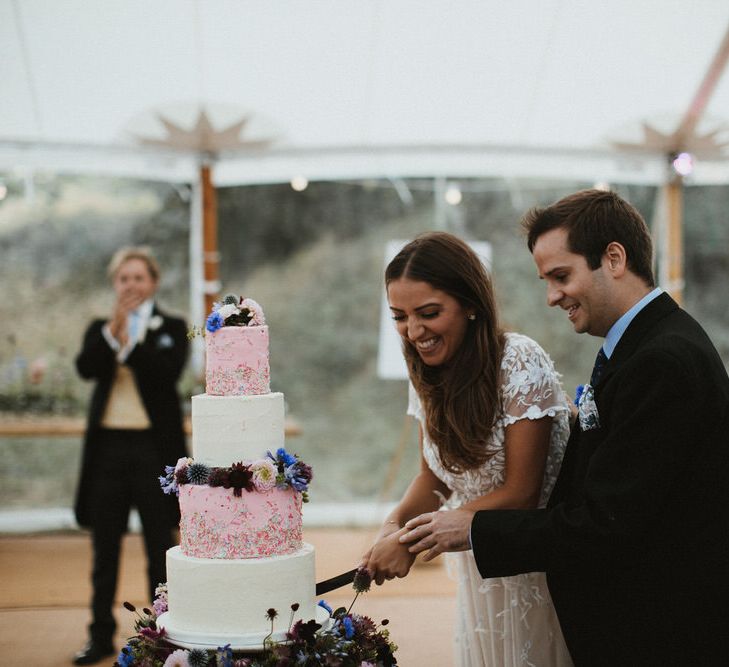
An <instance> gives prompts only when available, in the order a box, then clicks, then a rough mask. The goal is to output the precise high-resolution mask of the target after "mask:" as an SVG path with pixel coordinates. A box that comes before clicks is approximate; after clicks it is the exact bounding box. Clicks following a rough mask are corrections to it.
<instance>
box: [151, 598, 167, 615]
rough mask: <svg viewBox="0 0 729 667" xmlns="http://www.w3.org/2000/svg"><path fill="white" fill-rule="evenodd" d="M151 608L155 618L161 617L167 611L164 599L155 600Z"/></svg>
mask: <svg viewBox="0 0 729 667" xmlns="http://www.w3.org/2000/svg"><path fill="white" fill-rule="evenodd" d="M152 608H153V609H154V613H155V614H156V615H157V616H161V615H162V614H164V613H165V612H166V611H167V600H166V599H164V598H161V597H159V598H156V599H155V601H154V602H153V603H152Z"/></svg>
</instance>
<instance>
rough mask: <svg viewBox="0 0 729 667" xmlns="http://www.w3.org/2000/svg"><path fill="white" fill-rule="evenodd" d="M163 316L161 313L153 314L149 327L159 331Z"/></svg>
mask: <svg viewBox="0 0 729 667" xmlns="http://www.w3.org/2000/svg"><path fill="white" fill-rule="evenodd" d="M162 322H163V320H162V318H161V317H160V316H159V315H152V317H150V318H149V324H148V325H147V329H149V330H150V331H157V329H159V328H160V327H161V326H162Z"/></svg>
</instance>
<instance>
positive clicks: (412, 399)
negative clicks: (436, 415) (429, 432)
mask: <svg viewBox="0 0 729 667" xmlns="http://www.w3.org/2000/svg"><path fill="white" fill-rule="evenodd" d="M406 414H408V415H410V416H412V417H415V419H417V420H419V421H422V419H423V407H422V406H421V405H420V397H419V396H418V392H417V391H415V387H413V383H412V382H410V380H408V409H407V412H406Z"/></svg>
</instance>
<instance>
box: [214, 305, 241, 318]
mask: <svg viewBox="0 0 729 667" xmlns="http://www.w3.org/2000/svg"><path fill="white" fill-rule="evenodd" d="M238 313H240V309H239V308H238V306H236V305H235V304H234V303H226V304H225V305H223V306H221V307H220V308H218V314H219V315H220V317H222V318H223V319H224V320H227V319H228V318H229V317H230V316H231V315H237V314H238Z"/></svg>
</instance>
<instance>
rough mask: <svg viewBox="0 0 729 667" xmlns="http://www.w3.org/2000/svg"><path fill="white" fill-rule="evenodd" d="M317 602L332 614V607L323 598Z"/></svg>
mask: <svg viewBox="0 0 729 667" xmlns="http://www.w3.org/2000/svg"><path fill="white" fill-rule="evenodd" d="M317 604H318V605H319V606H320V607H321V608H322V609H326V610H327V612H328V613H329V615H330V616H331V615H332V608H331V607H330V606H329V605H328V604H327V603H326V602H325V601H324V600H319V602H317Z"/></svg>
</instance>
